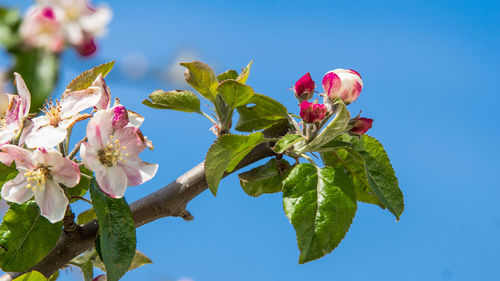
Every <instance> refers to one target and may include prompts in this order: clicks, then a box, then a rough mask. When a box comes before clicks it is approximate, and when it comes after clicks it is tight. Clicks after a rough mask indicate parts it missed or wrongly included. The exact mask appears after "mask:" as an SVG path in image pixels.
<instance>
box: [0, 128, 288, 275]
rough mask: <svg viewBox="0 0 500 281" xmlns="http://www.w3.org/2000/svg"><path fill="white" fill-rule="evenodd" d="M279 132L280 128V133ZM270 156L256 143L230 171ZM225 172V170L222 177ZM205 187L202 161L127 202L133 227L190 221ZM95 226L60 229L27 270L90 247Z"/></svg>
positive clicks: (50, 267)
mask: <svg viewBox="0 0 500 281" xmlns="http://www.w3.org/2000/svg"><path fill="white" fill-rule="evenodd" d="M285 129H286V128H285ZM283 133H284V132H283V131H282V132H281V133H280V135H282V134H283ZM273 135H274V134H273ZM273 155H274V152H273V151H272V150H271V148H270V144H269V143H263V144H260V145H258V146H257V147H255V149H253V150H252V151H251V152H250V153H249V154H248V155H247V156H246V157H245V158H244V159H243V160H242V161H241V162H240V163H239V165H238V166H237V167H236V169H235V170H234V171H236V170H238V169H241V168H243V167H245V166H248V165H250V164H252V163H254V162H256V161H258V160H261V159H263V158H266V157H269V156H273ZM234 171H233V172H234ZM229 174H230V173H226V174H225V175H224V177H225V176H227V175H229ZM205 189H207V181H206V178H205V173H204V162H202V163H200V164H198V165H197V166H196V167H194V168H192V169H191V170H189V171H188V172H186V173H185V174H183V175H182V176H180V177H179V178H177V179H176V180H174V181H173V182H171V183H170V184H168V185H167V186H165V187H163V188H161V189H159V190H158V191H156V192H154V193H151V194H149V195H147V196H145V197H143V198H141V199H139V200H137V201H135V202H133V203H131V204H130V209H131V211H132V216H133V218H134V220H135V224H136V227H139V226H141V225H144V224H146V223H149V222H152V221H154V220H157V219H159V218H163V217H169V216H179V217H181V218H183V219H185V220H191V219H192V216H191V214H190V213H189V212H188V211H187V210H186V205H187V204H188V203H189V202H190V201H191V200H192V199H193V198H195V197H196V196H197V195H198V194H200V193H202V192H203V191H204V190H205ZM98 229H99V225H98V223H97V221H96V220H93V221H91V222H89V223H87V224H85V225H83V226H81V227H77V229H76V230H75V231H74V232H65V231H62V232H61V236H60V237H59V241H58V242H57V244H56V245H55V246H54V249H52V251H51V252H50V253H49V254H48V255H47V256H46V257H45V258H44V259H43V260H42V261H41V262H40V263H38V264H37V265H36V266H34V267H33V268H32V269H30V270H28V271H32V270H36V271H39V272H41V273H42V274H43V275H45V276H47V277H49V276H50V275H52V274H53V273H54V272H56V271H57V270H58V269H60V268H62V267H63V266H65V265H66V264H67V263H68V262H69V261H71V260H72V259H73V258H75V257H76V256H78V255H79V254H81V253H83V252H84V251H86V250H89V249H92V247H94V241H95V239H96V235H97V231H98ZM21 274H23V272H10V273H6V274H4V275H3V276H2V277H0V281H8V280H13V279H15V278H16V277H18V276H20V275H21Z"/></svg>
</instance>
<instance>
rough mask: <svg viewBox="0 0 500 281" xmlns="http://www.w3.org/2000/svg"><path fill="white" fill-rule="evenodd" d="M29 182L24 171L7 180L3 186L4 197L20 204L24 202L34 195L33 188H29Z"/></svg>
mask: <svg viewBox="0 0 500 281" xmlns="http://www.w3.org/2000/svg"><path fill="white" fill-rule="evenodd" d="M28 184H29V182H28V181H26V177H24V175H23V174H22V173H19V174H17V176H16V177H15V178H14V179H12V180H10V181H8V182H6V183H5V184H4V185H3V187H2V192H1V193H2V198H3V199H5V200H7V201H9V202H14V203H18V204H22V203H24V202H26V201H28V200H29V199H30V198H31V197H33V190H32V189H31V188H27V187H26V185H28Z"/></svg>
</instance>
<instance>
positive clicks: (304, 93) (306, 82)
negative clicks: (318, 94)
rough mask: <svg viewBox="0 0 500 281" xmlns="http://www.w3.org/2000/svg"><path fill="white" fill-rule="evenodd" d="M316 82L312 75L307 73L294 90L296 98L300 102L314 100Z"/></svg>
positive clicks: (296, 83)
mask: <svg viewBox="0 0 500 281" xmlns="http://www.w3.org/2000/svg"><path fill="white" fill-rule="evenodd" d="M315 87H316V86H315V84H314V81H313V80H312V78H311V75H310V74H309V72H308V73H306V74H305V75H304V76H302V77H301V78H300V79H299V80H298V81H297V82H295V87H294V88H293V90H294V92H295V97H296V98H297V99H298V100H299V101H302V100H309V99H311V98H312V96H313V93H314V88H315Z"/></svg>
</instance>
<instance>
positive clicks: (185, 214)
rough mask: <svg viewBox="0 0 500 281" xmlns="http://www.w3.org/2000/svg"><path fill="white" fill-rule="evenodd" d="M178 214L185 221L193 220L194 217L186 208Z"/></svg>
mask: <svg viewBox="0 0 500 281" xmlns="http://www.w3.org/2000/svg"><path fill="white" fill-rule="evenodd" d="M178 216H179V217H181V218H182V219H183V220H185V221H192V220H193V219H194V217H193V215H191V213H190V212H189V211H188V210H186V209H182V211H180V212H179V215H178Z"/></svg>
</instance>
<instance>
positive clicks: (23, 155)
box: [0, 144, 36, 170]
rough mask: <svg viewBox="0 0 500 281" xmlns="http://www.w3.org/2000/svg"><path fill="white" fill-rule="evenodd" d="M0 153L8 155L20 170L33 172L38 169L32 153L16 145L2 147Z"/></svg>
mask: <svg viewBox="0 0 500 281" xmlns="http://www.w3.org/2000/svg"><path fill="white" fill-rule="evenodd" d="M0 151H1V152H5V153H7V154H8V155H9V156H10V157H11V159H14V161H15V162H16V168H17V169H18V170H20V169H21V170H32V169H34V168H35V167H36V165H35V161H34V160H33V154H32V152H31V151H29V150H26V149H24V148H20V147H19V146H16V145H11V144H5V145H2V146H0Z"/></svg>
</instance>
